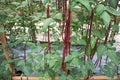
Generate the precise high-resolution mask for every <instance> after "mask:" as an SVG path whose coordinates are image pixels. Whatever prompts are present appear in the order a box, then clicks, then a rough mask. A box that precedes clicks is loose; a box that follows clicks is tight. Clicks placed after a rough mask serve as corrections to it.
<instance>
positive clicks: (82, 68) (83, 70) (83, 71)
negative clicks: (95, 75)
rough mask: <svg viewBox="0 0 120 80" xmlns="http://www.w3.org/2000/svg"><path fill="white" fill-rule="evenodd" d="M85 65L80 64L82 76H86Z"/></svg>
mask: <svg viewBox="0 0 120 80" xmlns="http://www.w3.org/2000/svg"><path fill="white" fill-rule="evenodd" d="M87 70H88V69H87V67H86V66H85V65H82V66H81V71H82V75H83V77H86V76H87V73H88V72H87Z"/></svg>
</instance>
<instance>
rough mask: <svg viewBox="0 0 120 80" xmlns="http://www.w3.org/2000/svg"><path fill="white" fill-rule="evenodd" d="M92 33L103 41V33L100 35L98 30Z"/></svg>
mask: <svg viewBox="0 0 120 80" xmlns="http://www.w3.org/2000/svg"><path fill="white" fill-rule="evenodd" d="M92 32H93V34H94V35H95V36H97V37H98V38H100V39H101V33H100V31H98V30H93V31H92Z"/></svg>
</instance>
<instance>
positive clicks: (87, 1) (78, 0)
mask: <svg viewBox="0 0 120 80" xmlns="http://www.w3.org/2000/svg"><path fill="white" fill-rule="evenodd" d="M76 1H77V2H80V3H81V4H82V5H83V6H85V8H86V9H87V10H88V11H89V12H91V7H90V3H89V0H76Z"/></svg>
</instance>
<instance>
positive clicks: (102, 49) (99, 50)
mask: <svg viewBox="0 0 120 80" xmlns="http://www.w3.org/2000/svg"><path fill="white" fill-rule="evenodd" d="M106 50H107V48H106V46H104V45H103V44H100V45H98V47H97V55H98V58H100V57H102V55H103V54H104V53H105V51H106Z"/></svg>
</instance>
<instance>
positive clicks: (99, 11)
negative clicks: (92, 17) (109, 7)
mask: <svg viewBox="0 0 120 80" xmlns="http://www.w3.org/2000/svg"><path fill="white" fill-rule="evenodd" d="M104 10H105V6H104V5H103V4H99V5H97V8H96V13H97V14H98V15H100V14H102V13H103V11H104Z"/></svg>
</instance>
